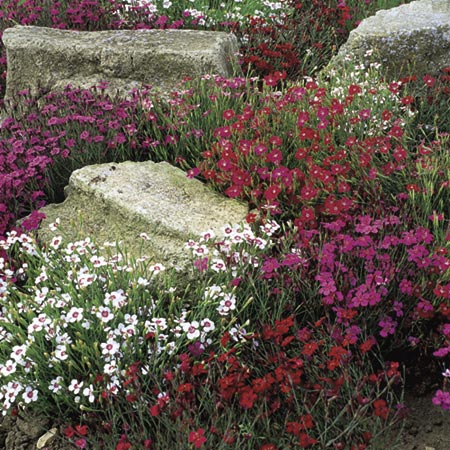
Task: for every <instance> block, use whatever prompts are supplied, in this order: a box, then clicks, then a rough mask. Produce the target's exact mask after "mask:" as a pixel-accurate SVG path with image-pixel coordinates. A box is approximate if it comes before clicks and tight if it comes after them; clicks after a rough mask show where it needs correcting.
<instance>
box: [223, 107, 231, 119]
mask: <svg viewBox="0 0 450 450" xmlns="http://www.w3.org/2000/svg"><path fill="white" fill-rule="evenodd" d="M222 117H223V118H224V119H225V120H230V119H232V118H233V117H234V111H233V110H232V109H227V110H226V111H224V112H223V114H222Z"/></svg>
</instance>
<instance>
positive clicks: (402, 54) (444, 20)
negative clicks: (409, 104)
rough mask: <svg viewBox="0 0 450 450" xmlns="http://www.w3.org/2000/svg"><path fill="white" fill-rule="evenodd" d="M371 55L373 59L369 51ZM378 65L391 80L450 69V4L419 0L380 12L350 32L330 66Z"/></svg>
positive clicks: (436, 0)
mask: <svg viewBox="0 0 450 450" xmlns="http://www.w3.org/2000/svg"><path fill="white" fill-rule="evenodd" d="M368 51H370V52H369V53H372V54H371V55H370V56H368V55H367V52H368ZM349 57H350V58H351V59H352V61H354V62H355V63H357V64H360V63H365V64H366V65H368V64H369V63H371V62H378V63H381V65H382V71H383V73H384V74H385V76H386V77H387V78H388V79H395V78H400V77H402V76H405V75H411V74H417V75H424V74H426V73H429V74H436V73H438V72H439V70H440V69H442V68H444V67H448V66H450V1H449V0H419V1H414V2H411V3H409V4H406V5H401V6H398V7H397V8H392V9H389V10H381V11H378V12H377V13H376V14H375V16H372V17H369V18H367V19H365V20H363V21H362V22H361V23H360V24H359V26H358V27H357V28H355V29H354V30H353V31H351V33H350V36H349V38H348V41H347V42H346V43H345V44H344V45H343V46H342V47H341V48H340V50H339V53H338V55H337V56H336V57H335V58H333V60H332V61H331V63H330V65H329V67H342V66H343V65H344V66H345V64H346V59H348V58H349Z"/></svg>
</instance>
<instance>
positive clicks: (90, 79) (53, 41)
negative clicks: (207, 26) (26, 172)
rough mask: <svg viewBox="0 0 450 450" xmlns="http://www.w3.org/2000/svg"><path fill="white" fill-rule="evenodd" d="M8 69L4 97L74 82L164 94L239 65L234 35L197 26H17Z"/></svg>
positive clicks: (9, 32)
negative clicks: (145, 87)
mask: <svg viewBox="0 0 450 450" xmlns="http://www.w3.org/2000/svg"><path fill="white" fill-rule="evenodd" d="M3 43H4V45H5V47H6V56H7V62H8V73H7V80H6V95H5V99H11V98H12V97H14V96H15V94H17V93H18V92H20V91H22V90H26V89H30V91H31V94H33V95H36V94H38V92H39V91H40V89H42V90H44V91H45V90H46V91H62V90H63V88H64V87H65V86H67V85H68V84H72V85H73V86H74V87H78V88H90V87H92V86H94V85H98V84H99V83H100V82H101V81H107V82H109V88H108V89H107V90H108V91H109V92H111V93H119V95H122V94H123V95H126V94H127V93H128V92H129V91H130V90H132V89H134V88H140V87H142V85H152V86H153V87H155V88H159V89H160V90H162V91H163V92H165V91H167V90H170V89H172V88H173V87H174V86H175V85H176V84H177V83H178V82H180V81H181V80H182V79H183V78H185V77H196V76H200V75H203V74H206V73H209V74H218V75H222V76H226V77H231V76H232V75H233V68H235V67H237V59H236V54H237V52H238V44H237V39H236V37H235V36H234V35H232V34H227V33H224V32H213V31H197V30H114V31H111V30H109V31H95V32H77V31H68V30H57V29H53V28H45V27H35V26H15V27H13V28H8V29H6V30H5V31H4V33H3Z"/></svg>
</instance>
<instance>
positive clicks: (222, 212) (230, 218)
mask: <svg viewBox="0 0 450 450" xmlns="http://www.w3.org/2000/svg"><path fill="white" fill-rule="evenodd" d="M65 193H66V200H65V201H64V202H63V203H61V204H52V205H48V206H45V207H44V208H42V209H41V212H43V213H44V214H45V215H46V216H47V217H46V219H44V221H43V222H42V223H41V225H40V228H39V230H38V237H39V239H40V240H42V241H43V242H44V243H49V242H51V239H52V238H53V237H54V236H55V232H52V231H50V229H49V227H48V225H49V224H50V223H53V222H55V220H56V218H58V217H59V218H60V219H61V229H62V231H63V232H64V235H65V236H66V237H67V238H68V239H69V240H72V241H75V240H78V239H80V238H84V237H87V236H89V237H91V238H92V239H93V240H95V241H96V242H97V243H99V244H103V243H104V242H115V241H122V243H123V248H124V249H126V251H127V252H128V254H129V255H133V256H135V257H139V256H141V255H148V256H150V258H151V259H152V260H154V261H156V262H162V263H163V264H164V263H166V264H172V263H173V264H175V265H180V266H182V265H183V260H185V259H186V258H187V253H186V251H185V250H184V247H185V243H186V242H187V241H188V240H189V239H192V238H196V239H198V237H199V236H200V235H201V233H202V232H204V231H207V230H213V231H214V232H215V233H216V235H217V236H220V235H221V234H222V228H223V227H225V226H226V225H227V224H234V223H240V222H242V221H244V220H245V216H246V215H247V213H248V206H247V205H246V204H244V203H242V202H239V201H236V200H234V199H230V198H227V197H224V196H222V195H219V194H218V193H217V192H214V191H213V190H211V189H210V188H209V187H207V186H206V185H205V184H203V183H201V182H200V181H199V180H196V179H189V178H187V176H186V173H185V172H183V171H182V170H181V169H178V168H176V167H174V166H171V165H170V164H168V163H166V162H161V163H154V162H152V161H146V162H139V163H136V162H129V161H128V162H124V163H120V164H116V163H109V164H98V165H93V166H86V167H84V168H82V169H79V170H76V171H74V172H73V173H72V175H71V177H70V180H69V185H68V186H67V187H66V189H65ZM141 233H146V234H147V235H148V236H149V238H150V239H149V240H144V239H142V238H141V237H140V234H141Z"/></svg>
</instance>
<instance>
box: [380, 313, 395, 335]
mask: <svg viewBox="0 0 450 450" xmlns="http://www.w3.org/2000/svg"><path fill="white" fill-rule="evenodd" d="M378 325H379V326H380V327H381V331H380V336H382V337H387V336H388V335H389V334H394V333H395V329H396V328H397V325H398V324H397V322H396V321H395V320H393V319H392V317H389V316H386V317H385V318H384V319H382V320H380V321H379V322H378Z"/></svg>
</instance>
